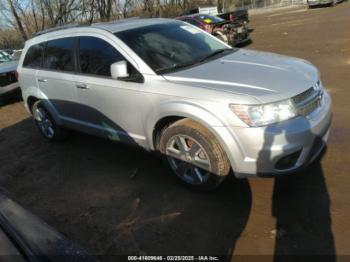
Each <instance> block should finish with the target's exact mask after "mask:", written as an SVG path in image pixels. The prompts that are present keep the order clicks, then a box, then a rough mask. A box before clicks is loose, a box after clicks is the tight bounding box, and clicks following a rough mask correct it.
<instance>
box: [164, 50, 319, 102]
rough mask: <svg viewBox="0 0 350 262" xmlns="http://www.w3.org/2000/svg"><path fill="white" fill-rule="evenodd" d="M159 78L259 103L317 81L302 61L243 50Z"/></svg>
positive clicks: (315, 73)
mask: <svg viewBox="0 0 350 262" xmlns="http://www.w3.org/2000/svg"><path fill="white" fill-rule="evenodd" d="M163 76H164V78H165V79H166V80H168V81H171V82H175V83H179V84H185V85H191V86H197V87H202V88H209V89H215V90H217V91H222V92H229V93H234V94H240V95H249V96H253V97H254V98H256V99H258V100H259V101H260V102H262V103H269V102H273V101H278V100H282V99H286V98H290V97H292V96H295V95H297V94H300V93H302V92H303V91H305V90H307V89H308V88H310V87H312V86H313V85H315V83H316V82H317V81H318V77H319V76H318V71H317V69H316V68H315V67H314V66H313V65H312V64H310V63H309V62H307V61H305V60H302V59H298V58H292V57H287V56H282V55H277V54H273V53H267V52H259V51H253V50H247V49H239V50H237V51H235V52H233V53H230V54H228V55H226V56H223V57H221V58H218V59H215V60H212V61H209V62H207V63H203V64H200V65H197V66H194V67H190V68H187V69H185V70H181V71H178V72H174V73H170V74H166V75H163Z"/></svg>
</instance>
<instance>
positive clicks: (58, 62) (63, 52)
mask: <svg viewBox="0 0 350 262" xmlns="http://www.w3.org/2000/svg"><path fill="white" fill-rule="evenodd" d="M74 43H75V38H74V37H67V38H61V39H55V40H51V41H48V42H47V45H46V48H45V55H44V63H43V66H44V68H45V69H50V70H59V71H73V70H74V62H73V61H74V60H73V49H74Z"/></svg>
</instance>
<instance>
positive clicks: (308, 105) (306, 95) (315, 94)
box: [292, 87, 322, 116]
mask: <svg viewBox="0 0 350 262" xmlns="http://www.w3.org/2000/svg"><path fill="white" fill-rule="evenodd" d="M292 101H293V103H294V105H295V107H296V108H297V110H298V113H299V114H300V115H302V116H307V115H309V114H311V113H312V112H313V111H315V110H316V109H317V108H318V107H320V106H321V101H322V91H320V90H315V89H314V88H313V87H311V88H309V89H307V90H306V91H304V92H302V93H300V94H298V95H296V96H294V97H292Z"/></svg>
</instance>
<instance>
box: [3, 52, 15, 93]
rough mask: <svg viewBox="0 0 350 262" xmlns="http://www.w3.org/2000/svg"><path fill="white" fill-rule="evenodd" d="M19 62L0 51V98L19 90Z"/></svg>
mask: <svg viewBox="0 0 350 262" xmlns="http://www.w3.org/2000/svg"><path fill="white" fill-rule="evenodd" d="M17 65H18V61H15V60H13V59H12V57H11V56H10V55H9V54H8V53H6V52H4V51H0V96H1V95H4V94H7V93H10V92H12V91H15V90H17V89H18V88H19V84H18V81H17V77H16V69H17Z"/></svg>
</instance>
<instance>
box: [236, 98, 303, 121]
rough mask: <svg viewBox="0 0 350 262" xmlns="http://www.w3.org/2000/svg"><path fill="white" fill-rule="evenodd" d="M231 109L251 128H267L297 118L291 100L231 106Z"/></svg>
mask: <svg viewBox="0 0 350 262" xmlns="http://www.w3.org/2000/svg"><path fill="white" fill-rule="evenodd" d="M230 109H231V110H232V111H233V112H234V113H235V114H236V115H237V116H238V117H239V118H240V119H241V120H242V121H243V122H244V123H246V124H247V125H249V126H265V125H268V124H272V123H276V122H280V121H284V120H287V119H290V118H293V117H295V116H297V112H296V110H295V108H294V105H293V102H292V101H291V100H290V99H288V100H284V101H280V102H276V103H271V104H265V105H253V106H252V105H234V104H231V105H230Z"/></svg>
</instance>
